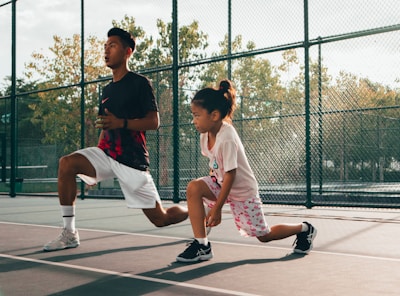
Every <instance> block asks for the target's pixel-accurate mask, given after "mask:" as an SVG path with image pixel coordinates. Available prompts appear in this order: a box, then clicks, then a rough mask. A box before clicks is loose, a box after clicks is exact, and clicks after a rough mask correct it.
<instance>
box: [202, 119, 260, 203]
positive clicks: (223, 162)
mask: <svg viewBox="0 0 400 296" xmlns="http://www.w3.org/2000/svg"><path fill="white" fill-rule="evenodd" d="M200 146H201V153H202V154H203V155H204V156H206V157H207V158H208V159H209V167H210V169H211V170H212V175H214V176H215V177H216V178H217V180H218V183H219V184H221V185H222V183H223V182H224V180H223V178H224V174H225V172H229V171H231V170H233V169H236V177H235V180H234V182H233V185H232V189H231V191H230V193H229V196H228V198H229V199H232V200H237V201H245V200H247V199H248V198H253V197H256V196H258V183H257V180H256V178H255V176H254V173H253V171H252V169H251V167H250V165H249V162H248V160H247V157H246V154H245V150H244V147H243V144H242V141H241V140H240V138H239V135H238V134H237V132H236V130H235V128H234V127H233V126H232V125H230V124H228V123H226V122H223V124H222V126H221V129H220V130H219V132H218V133H217V137H216V141H215V144H214V146H213V147H212V148H211V150H209V149H208V133H202V134H201V135H200Z"/></svg>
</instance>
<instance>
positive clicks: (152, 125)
mask: <svg viewBox="0 0 400 296" xmlns="http://www.w3.org/2000/svg"><path fill="white" fill-rule="evenodd" d="M105 114H106V115H100V116H98V119H99V120H100V121H99V123H98V124H99V125H98V127H99V128H102V129H103V130H112V129H117V128H124V126H125V121H126V129H129V130H135V131H147V130H156V129H158V127H159V126H160V115H159V113H158V111H149V112H148V113H147V115H146V117H144V118H139V119H127V118H118V117H116V116H115V115H114V114H112V113H111V112H109V111H108V110H107V109H105ZM100 136H101V135H100Z"/></svg>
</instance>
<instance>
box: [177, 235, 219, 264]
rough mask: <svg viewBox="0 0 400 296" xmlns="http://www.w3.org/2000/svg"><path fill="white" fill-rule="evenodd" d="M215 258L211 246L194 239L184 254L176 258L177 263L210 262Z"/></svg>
mask: <svg viewBox="0 0 400 296" xmlns="http://www.w3.org/2000/svg"><path fill="white" fill-rule="evenodd" d="M212 257H213V253H212V250H211V244H210V243H208V245H207V246H205V245H203V244H200V243H199V241H198V240H197V239H193V241H191V242H190V243H188V247H187V248H186V250H185V251H183V253H181V254H179V255H178V256H177V257H176V261H179V262H197V261H204V260H209V259H211V258H212Z"/></svg>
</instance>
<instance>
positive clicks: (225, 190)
mask: <svg viewBox="0 0 400 296" xmlns="http://www.w3.org/2000/svg"><path fill="white" fill-rule="evenodd" d="M235 177H236V169H233V170H231V171H229V172H225V174H224V182H223V183H222V186H221V191H220V193H219V195H218V198H217V201H216V203H215V206H214V207H213V208H212V209H211V211H210V212H209V213H208V215H207V217H206V222H207V226H217V225H218V224H220V223H221V218H222V207H223V206H224V204H225V201H226V199H227V198H228V195H229V192H230V191H231V188H232V185H233V181H234V180H235Z"/></svg>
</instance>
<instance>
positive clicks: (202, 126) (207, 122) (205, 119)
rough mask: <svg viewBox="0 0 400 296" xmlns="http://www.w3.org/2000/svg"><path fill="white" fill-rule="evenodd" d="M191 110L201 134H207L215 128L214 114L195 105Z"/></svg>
mask: <svg viewBox="0 0 400 296" xmlns="http://www.w3.org/2000/svg"><path fill="white" fill-rule="evenodd" d="M190 108H191V110H192V116H193V124H194V126H195V128H196V129H197V130H198V131H199V133H206V132H208V131H210V130H211V129H212V128H213V127H214V125H215V121H214V119H213V117H214V115H213V113H211V114H210V113H208V111H207V110H206V109H204V108H202V107H200V106H198V105H196V104H193V103H192V104H191V105H190Z"/></svg>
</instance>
